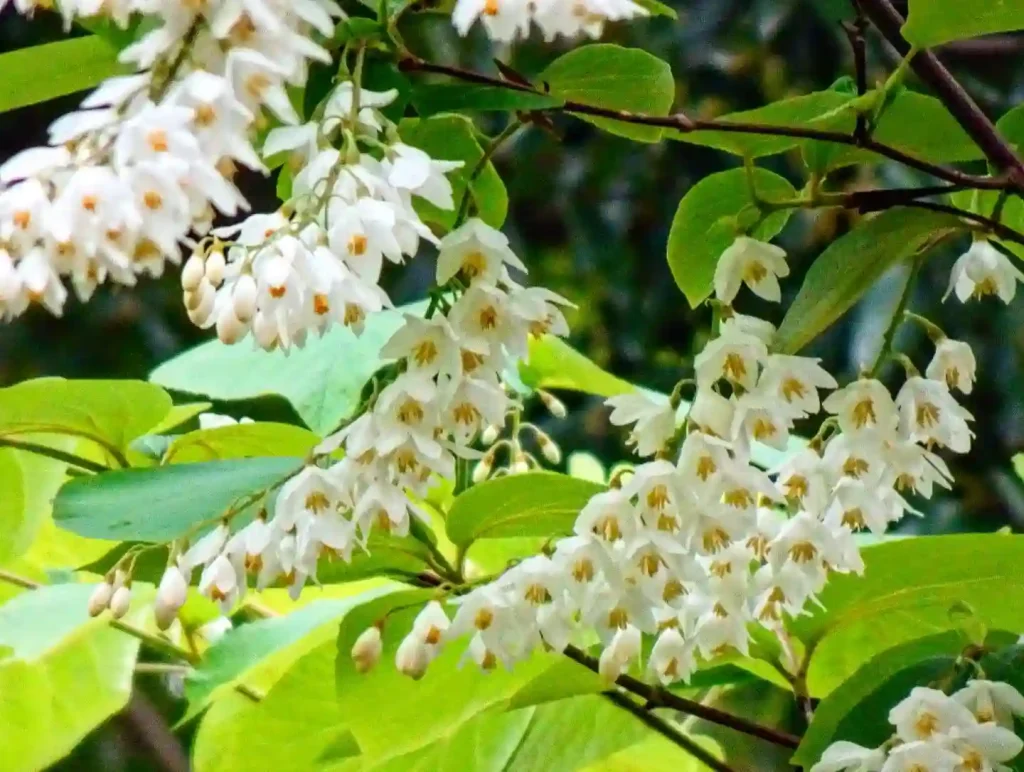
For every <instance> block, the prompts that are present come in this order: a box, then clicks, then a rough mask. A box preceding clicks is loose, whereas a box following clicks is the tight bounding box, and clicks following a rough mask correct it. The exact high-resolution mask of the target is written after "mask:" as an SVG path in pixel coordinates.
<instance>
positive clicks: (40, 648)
mask: <svg viewBox="0 0 1024 772" xmlns="http://www.w3.org/2000/svg"><path fill="white" fill-rule="evenodd" d="M92 590H93V588H92V586H91V585H85V584H63V585H54V586H52V587H43V588H41V589H38V590H31V591H29V592H24V593H22V594H21V595H19V596H18V597H16V598H14V599H13V600H11V601H9V602H7V603H6V604H4V605H3V606H0V649H4V650H5V653H6V656H5V657H3V658H0V693H2V694H3V699H0V747H2V748H3V749H4V750H3V753H4V769H5V770H7V772H36V771H37V770H40V769H45V768H47V767H49V766H50V765H51V764H53V763H54V762H56V761H58V760H60V759H61V758H63V757H64V756H65V755H66V754H68V753H69V752H70V751H71V750H72V749H73V748H74V747H75V746H76V745H77V744H78V743H79V741H81V740H82V738H83V737H85V736H86V735H87V734H88V733H89V732H90V731H92V730H93V729H94V728H95V727H97V726H98V725H99V724H101V723H102V722H103V721H105V720H106V719H107V718H109V717H110V716H112V715H114V714H115V713H117V712H118V711H119V710H121V708H123V707H124V706H125V704H127V702H128V698H129V696H130V695H131V686H132V672H133V670H134V668H135V658H136V656H137V654H138V650H139V641H138V639H136V638H133V637H131V636H129V635H126V634H125V633H122V632H120V631H118V630H114V629H113V628H112V627H110V626H109V625H108V624H107V620H106V619H104V618H96V619H91V618H90V617H89V613H88V611H87V608H86V607H87V604H88V601H89V596H90V595H91V594H92ZM132 616H134V613H132V614H131V615H130V617H129V619H131V617H132Z"/></svg>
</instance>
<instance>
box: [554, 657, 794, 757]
mask: <svg viewBox="0 0 1024 772" xmlns="http://www.w3.org/2000/svg"><path fill="white" fill-rule="evenodd" d="M564 654H565V655H566V656H567V657H569V659H571V660H573V661H574V662H578V663H579V664H581V665H583V667H585V668H587V669H588V670H592V671H593V672H595V673H597V672H598V666H597V660H596V659H595V658H594V657H591V656H590V655H589V654H586V653H585V652H583V651H582V650H580V649H578V648H576V647H575V646H567V647H566V649H565V652H564ZM615 683H617V684H618V685H619V686H621V687H622V688H623V689H625V690H626V691H628V692H631V693H632V694H635V695H636V696H637V697H640V698H642V699H644V700H646V702H647V703H648V704H649V705H651V706H653V707H660V708H672V709H673V710H678V711H679V712H680V713H685V714H687V715H689V716H696V717H697V718H701V719H704V720H705V721H709V722H711V723H712V724H718V725H719V726H725V727H728V728H729V729H734V730H736V731H737V732H742V733H743V734H748V735H750V736H751V737H758V738H760V739H762V740H766V741H767V742H770V743H774V744H775V745H780V746H782V747H783V748H796V747H797V746H798V745H799V744H800V738H799V737H796V736H794V735H791V734H789V733H788V732H783V731H781V730H779V729H772V728H771V727H767V726H763V725H761V724H757V723H754V722H753V721H748V720H747V719H745V718H740V717H739V716H734V715H733V714H732V713H726V712H725V711H724V710H719V709H718V708H713V707H711V706H710V705H704V704H702V703H700V702H696V701H695V700H688V699H686V698H685V697H680V696H679V695H677V694H673V693H672V692H670V691H669V690H668V689H665V688H664V687H661V686H651V685H650V684H648V683H645V682H644V681H641V680H640V679H638V678H633V677H632V676H630V675H625V674H624V675H621V676H619V677H618V679H617V680H616V682H615Z"/></svg>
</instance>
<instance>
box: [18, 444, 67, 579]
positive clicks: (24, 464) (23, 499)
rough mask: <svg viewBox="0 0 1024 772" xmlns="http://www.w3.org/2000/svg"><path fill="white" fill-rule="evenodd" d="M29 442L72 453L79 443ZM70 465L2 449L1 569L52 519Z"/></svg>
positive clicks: (43, 457) (29, 543)
mask: <svg viewBox="0 0 1024 772" xmlns="http://www.w3.org/2000/svg"><path fill="white" fill-rule="evenodd" d="M24 439H26V440H27V441H31V442H37V443H39V444H46V445H50V446H56V448H57V449H59V450H65V451H68V450H71V449H72V448H73V446H74V443H75V440H73V439H71V438H67V437H63V438H55V439H49V440H48V439H47V438H44V437H32V436H29V437H26V438H24ZM66 469H67V464H65V463H63V462H61V461H55V460H54V459H52V458H47V457H45V456H41V455H38V454H35V453H28V452H26V451H23V450H15V449H13V448H0V491H2V493H0V533H2V534H3V537H2V538H0V565H3V564H5V563H9V562H10V561H11V560H13V559H14V558H17V557H20V556H21V555H23V554H24V553H25V552H26V550H28V549H29V548H30V547H31V546H32V544H33V542H34V541H35V539H36V536H37V535H38V534H39V531H40V529H41V528H42V527H43V524H44V523H45V522H46V520H47V519H48V518H49V514H50V507H51V504H52V501H53V497H54V496H55V495H56V493H57V489H58V488H60V486H61V483H62V482H64V474H65V470H66Z"/></svg>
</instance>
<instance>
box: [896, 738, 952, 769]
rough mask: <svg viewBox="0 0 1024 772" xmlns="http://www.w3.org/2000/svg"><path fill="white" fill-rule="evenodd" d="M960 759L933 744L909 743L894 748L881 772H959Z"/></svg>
mask: <svg viewBox="0 0 1024 772" xmlns="http://www.w3.org/2000/svg"><path fill="white" fill-rule="evenodd" d="M960 761H961V759H960V757H959V756H958V755H956V754H955V753H952V752H951V751H949V750H946V749H945V748H943V747H942V746H941V745H939V744H937V743H932V742H908V743H906V744H905V745H900V746H898V747H896V748H894V749H893V750H892V751H890V753H889V758H888V759H886V761H885V764H883V765H882V770H881V772H958V771H959V770H960V769H961V767H960Z"/></svg>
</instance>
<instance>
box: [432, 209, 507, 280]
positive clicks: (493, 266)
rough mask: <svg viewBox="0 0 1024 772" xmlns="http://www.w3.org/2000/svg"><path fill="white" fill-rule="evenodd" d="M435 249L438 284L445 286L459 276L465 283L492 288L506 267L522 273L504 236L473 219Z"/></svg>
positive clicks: (449, 235) (442, 240)
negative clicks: (478, 282) (477, 283)
mask: <svg viewBox="0 0 1024 772" xmlns="http://www.w3.org/2000/svg"><path fill="white" fill-rule="evenodd" d="M438 249H439V254H438V256H437V283H438V284H444V283H446V282H447V281H448V280H449V279H451V278H452V277H453V276H455V275H456V274H458V273H460V272H461V273H462V275H463V276H464V277H465V278H466V279H468V280H469V281H480V282H484V283H486V284H494V283H495V282H496V281H497V280H498V279H499V278H500V277H501V275H502V273H503V271H504V270H505V266H506V265H510V266H512V267H513V268H516V269H518V270H520V271H523V272H524V273H525V272H526V266H525V265H523V263H522V261H520V259H519V258H518V257H516V255H515V253H514V252H513V251H512V249H511V248H510V247H509V245H508V238H507V237H506V236H505V234H503V233H502V232H501V231H499V230H496V229H495V228H492V227H491V226H490V225H487V224H486V223H485V222H484V221H483V220H480V219H478V218H476V217H473V218H471V219H469V220H467V221H466V223H465V224H464V225H462V226H460V227H459V228H457V229H455V230H453V231H452V232H451V233H449V234H448V235H447V236H445V237H444V238H443V239H441V245H440V247H438Z"/></svg>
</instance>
